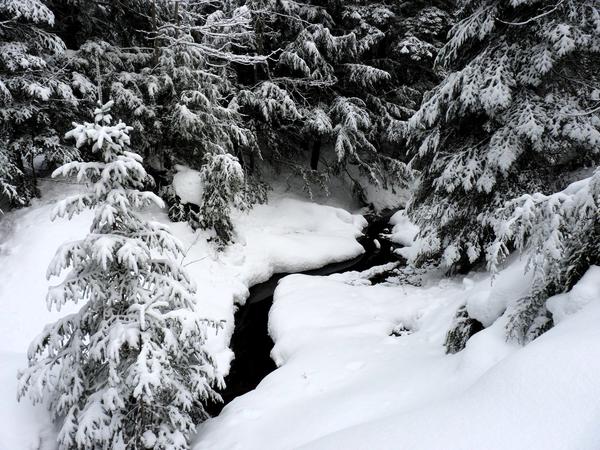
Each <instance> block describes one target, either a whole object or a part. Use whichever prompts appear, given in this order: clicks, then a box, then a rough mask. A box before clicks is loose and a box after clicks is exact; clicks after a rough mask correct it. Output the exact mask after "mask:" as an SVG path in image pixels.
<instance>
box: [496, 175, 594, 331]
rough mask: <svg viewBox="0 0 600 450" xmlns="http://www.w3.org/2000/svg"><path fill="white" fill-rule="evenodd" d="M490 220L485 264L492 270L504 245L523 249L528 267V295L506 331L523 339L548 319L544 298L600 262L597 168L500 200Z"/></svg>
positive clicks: (504, 253) (512, 314)
mask: <svg viewBox="0 0 600 450" xmlns="http://www.w3.org/2000/svg"><path fill="white" fill-rule="evenodd" d="M498 216H499V217H497V218H495V219H494V220H493V221H491V222H490V226H492V227H493V229H494V234H495V236H496V238H495V241H494V242H493V244H492V245H490V246H489V247H488V254H487V258H488V265H489V267H490V269H491V270H492V271H497V270H498V268H499V265H500V263H501V262H502V261H503V260H504V258H505V257H506V256H507V255H508V253H509V246H511V247H514V248H516V249H517V250H519V251H522V252H528V254H529V257H530V260H529V266H530V270H532V271H533V272H534V288H533V290H532V293H531V296H529V297H527V298H524V299H522V301H520V302H519V303H518V304H517V305H515V306H514V307H513V308H512V310H511V311H509V315H510V318H509V332H510V334H511V336H512V337H514V338H516V339H517V340H519V341H521V342H526V341H529V340H531V339H533V338H535V337H537V335H539V334H540V332H543V331H544V330H545V329H546V328H547V327H549V326H550V325H551V316H550V314H549V313H548V311H547V310H546V307H545V300H546V299H547V298H548V297H550V296H552V295H554V294H557V293H560V292H562V291H564V290H568V289H571V288H572V287H573V286H574V285H575V283H576V282H577V281H579V279H580V278H581V277H582V276H583V275H584V274H585V272H586V271H587V269H588V268H589V267H590V266H592V265H595V264H596V265H597V264H600V169H596V170H595V172H594V173H593V175H592V176H590V177H588V178H585V179H583V180H580V181H577V182H575V183H573V184H571V185H569V186H568V187H567V188H566V189H564V190H563V191H561V192H557V193H555V194H551V195H544V194H541V193H535V194H525V195H522V196H521V197H518V198H516V199H514V200H511V201H509V202H507V203H506V205H505V206H504V207H503V208H501V209H500V210H499V211H498Z"/></svg>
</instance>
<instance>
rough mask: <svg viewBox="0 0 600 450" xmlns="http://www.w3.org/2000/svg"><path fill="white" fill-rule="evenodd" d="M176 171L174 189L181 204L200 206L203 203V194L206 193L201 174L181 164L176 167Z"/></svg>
mask: <svg viewBox="0 0 600 450" xmlns="http://www.w3.org/2000/svg"><path fill="white" fill-rule="evenodd" d="M175 170H176V171H177V173H175V175H173V187H174V189H175V193H176V194H177V195H178V196H179V198H180V199H181V203H183V204H186V203H192V204H194V205H200V204H201V203H202V193H203V192H204V187H203V186H202V180H201V179H200V172H198V171H197V170H194V169H190V168H189V167H187V166H182V165H179V164H178V165H176V166H175Z"/></svg>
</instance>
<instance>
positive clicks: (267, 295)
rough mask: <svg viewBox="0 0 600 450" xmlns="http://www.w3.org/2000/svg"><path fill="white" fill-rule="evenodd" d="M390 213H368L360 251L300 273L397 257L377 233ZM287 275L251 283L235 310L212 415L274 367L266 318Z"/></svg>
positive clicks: (347, 268)
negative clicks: (230, 356)
mask: <svg viewBox="0 0 600 450" xmlns="http://www.w3.org/2000/svg"><path fill="white" fill-rule="evenodd" d="M390 216H391V213H389V214H383V215H381V216H372V217H367V220H368V225H367V227H366V229H365V232H364V236H362V237H361V238H359V242H360V243H361V245H362V246H363V247H364V249H365V253H363V254H362V255H360V256H358V257H356V258H354V259H351V260H349V261H344V262H340V263H334V264H329V265H327V266H325V267H322V268H320V269H314V270H309V271H305V272H299V273H302V274H305V275H321V276H325V275H332V274H334V273H341V272H347V271H363V270H366V269H369V268H371V267H373V266H379V265H383V264H386V263H388V262H392V261H397V260H398V258H397V256H395V254H394V252H393V249H394V246H393V244H392V243H391V242H389V241H387V240H385V239H382V238H381V237H380V235H381V234H382V233H386V232H388V229H387V228H388V227H389V225H388V222H389V218H390ZM287 275H290V274H289V273H282V274H276V275H273V276H272V277H271V278H270V279H269V280H268V281H265V282H264V283H260V284H257V285H255V286H253V287H251V288H250V296H249V297H248V299H247V301H246V304H245V305H244V306H242V307H240V308H239V310H238V311H237V312H236V314H235V330H234V333H233V336H232V339H231V349H232V350H233V352H234V353H235V359H234V360H233V362H232V364H231V369H230V371H229V375H228V376H227V377H226V378H225V384H226V387H225V389H223V390H222V391H221V392H220V394H221V396H222V397H223V403H222V404H214V405H211V406H210V413H211V415H213V416H214V415H218V414H219V413H220V412H221V410H222V409H223V407H224V406H225V405H226V404H228V403H229V402H230V401H232V400H233V399H234V398H236V397H238V396H240V395H243V394H245V393H246V392H249V391H251V390H253V389H254V388H256V386H257V385H258V383H260V382H261V380H262V379H263V378H264V377H266V376H267V375H268V374H269V373H271V372H272V371H274V370H275V369H276V368H277V367H276V366H275V363H274V362H273V360H272V359H271V357H270V354H271V350H272V349H273V341H272V340H271V338H270V336H269V333H268V319H269V310H270V309H271V305H272V304H273V293H274V291H275V288H276V287H277V283H278V282H279V280H281V279H282V278H283V277H285V276H287Z"/></svg>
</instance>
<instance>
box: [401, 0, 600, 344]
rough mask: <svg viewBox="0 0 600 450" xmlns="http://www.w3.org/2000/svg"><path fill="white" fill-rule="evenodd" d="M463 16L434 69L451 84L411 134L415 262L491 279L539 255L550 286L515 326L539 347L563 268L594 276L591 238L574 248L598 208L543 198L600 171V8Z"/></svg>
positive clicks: (540, 283)
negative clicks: (524, 255)
mask: <svg viewBox="0 0 600 450" xmlns="http://www.w3.org/2000/svg"><path fill="white" fill-rule="evenodd" d="M460 6H461V16H462V20H461V21H460V22H459V23H458V24H457V25H456V26H455V27H454V28H453V29H452V31H451V33H450V38H449V42H448V43H447V44H446V46H445V47H444V49H443V50H442V51H441V53H440V55H439V57H438V62H439V63H440V64H441V65H443V66H445V67H446V69H447V70H448V71H449V74H448V76H447V77H446V79H445V80H444V81H443V82H442V83H441V84H440V85H439V86H438V87H436V88H435V89H434V90H433V91H431V92H430V93H429V94H428V95H427V98H426V99H425V101H424V102H423V104H422V106H421V108H420V109H419V111H418V112H417V113H416V114H415V115H414V116H413V117H412V118H411V119H410V121H409V123H408V131H409V133H410V135H411V138H412V140H413V143H414V159H413V166H414V167H416V168H419V169H421V183H420V187H419V189H418V192H417V193H416V195H415V196H414V199H413V200H412V206H411V208H410V209H411V215H412V217H413V219H414V220H415V221H416V222H417V223H418V225H419V226H420V227H421V233H420V239H419V249H420V253H419V255H418V257H417V260H416V261H417V263H423V262H426V261H433V262H436V263H439V264H441V265H443V266H445V267H448V268H452V269H463V270H464V269H468V268H469V267H471V266H472V265H473V264H476V263H478V262H480V261H482V260H483V259H485V258H486V256H487V258H488V261H489V264H490V265H491V267H492V268H494V267H496V266H497V265H498V264H499V263H500V262H501V260H502V258H503V257H504V256H505V255H506V254H507V253H508V251H509V250H510V249H512V248H515V247H516V248H518V249H521V250H522V249H524V248H525V247H531V248H532V251H533V252H534V254H535V256H534V257H533V260H532V262H533V265H534V266H535V267H536V269H535V270H541V273H543V274H544V275H543V276H541V277H539V278H538V279H537V281H536V285H535V286H534V288H533V292H534V293H533V294H532V297H531V298H528V299H524V300H523V302H522V305H521V306H520V307H519V309H520V311H521V312H518V311H516V312H513V317H516V319H515V320H514V321H512V322H511V325H510V328H511V330H514V329H516V328H519V329H521V331H519V332H518V333H517V334H519V335H520V336H521V337H522V336H524V335H528V336H529V338H531V337H535V335H536V334H539V333H538V332H536V331H535V330H533V329H532V327H533V328H536V327H537V328H539V330H542V329H543V328H544V327H545V326H546V325H547V324H546V325H544V323H545V322H547V320H546V318H545V317H546V313H545V310H544V308H543V304H544V300H545V299H546V298H547V297H548V295H551V294H553V293H555V292H556V291H560V290H562V289H564V288H566V287H568V286H569V285H571V284H572V283H571V282H568V281H567V280H568V279H569V277H568V276H567V275H566V272H565V270H566V269H565V270H559V271H558V272H556V273H553V269H556V264H558V265H561V264H563V263H564V262H565V261H568V260H569V259H570V258H571V257H574V256H573V255H576V254H579V256H578V257H577V258H578V261H579V263H577V266H578V269H577V271H576V273H577V274H579V275H580V274H581V273H582V269H584V268H585V267H586V264H589V261H588V262H585V261H587V260H586V256H585V255H581V254H580V252H581V251H583V253H584V254H588V250H583V249H584V248H589V243H586V239H585V237H584V236H581V237H580V238H579V239H575V240H574V241H572V243H571V244H567V243H566V241H567V239H570V236H572V235H571V233H576V232H577V230H580V228H579V227H583V228H585V229H587V228H589V227H590V226H592V225H593V219H590V217H592V216H593V214H592V212H593V211H594V208H595V206H593V205H594V203H592V204H591V205H590V204H588V205H586V206H585V207H584V206H583V205H581V204H580V203H579V201H577V200H574V199H571V200H565V204H561V202H562V200H559V199H564V198H565V197H564V195H563V194H556V195H555V196H553V195H550V196H549V197H546V195H548V194H551V193H553V192H559V191H562V189H564V188H565V186H566V185H567V184H569V183H570V182H571V181H573V180H574V179H577V171H578V170H580V169H584V168H585V167H593V166H595V165H597V164H598V161H599V160H600V158H599V155H600V154H599V152H598V149H599V148H600V147H599V146H600V132H599V129H600V119H599V117H598V110H599V108H598V105H599V102H598V94H597V93H598V90H597V89H598V85H599V84H598V83H599V73H600V65H599V64H598V61H600V60H599V59H598V52H599V51H600V3H599V2H598V1H596V0H589V1H580V0H563V1H559V2H551V3H548V2H544V1H539V0H463V1H461V2H460ZM590 186H593V183H592V182H590ZM538 192H543V193H546V195H543V194H534V193H538ZM590 192H591V193H588V194H586V195H585V198H586V199H587V200H590V201H592V200H593V201H595V202H597V193H596V194H594V193H593V192H594V191H593V189H592V190H591V191H590ZM531 195H533V197H531ZM582 195H583V194H582ZM594 195H596V197H595V198H594ZM523 196H524V197H523ZM533 199H535V200H533ZM595 205H597V203H595ZM596 211H597V210H596ZM590 214H591V215H590ZM596 214H597V212H596ZM563 215H564V217H563ZM575 218H577V219H575ZM579 221H581V222H579ZM575 222H578V223H577V225H576V224H575ZM583 228H582V229H583ZM591 231H592V230H590V232H591ZM567 236H569V237H567ZM546 239H548V240H547V241H546ZM563 267H564V266H563ZM567 271H568V270H567ZM540 324H541V325H540ZM511 333H512V331H511Z"/></svg>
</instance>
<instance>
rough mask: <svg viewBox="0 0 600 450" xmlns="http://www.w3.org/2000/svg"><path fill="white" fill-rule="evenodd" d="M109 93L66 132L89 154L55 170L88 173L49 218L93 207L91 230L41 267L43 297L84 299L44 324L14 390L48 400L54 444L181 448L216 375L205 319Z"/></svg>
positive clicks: (57, 303)
mask: <svg viewBox="0 0 600 450" xmlns="http://www.w3.org/2000/svg"><path fill="white" fill-rule="evenodd" d="M111 105H112V102H109V103H107V104H106V105H104V106H102V107H99V108H98V109H96V111H95V121H94V123H88V122H86V123H83V124H80V125H76V126H75V128H74V129H73V130H71V131H70V132H69V133H68V134H67V136H68V137H69V138H72V139H74V140H75V141H76V143H77V146H78V147H81V146H84V145H91V146H92V151H93V152H94V153H97V154H99V155H100V156H101V161H98V162H72V163H69V164H66V165H64V166H62V167H61V168H59V169H57V170H56V171H55V172H54V175H55V176H74V177H76V178H77V179H78V180H79V181H85V182H87V183H89V190H88V192H86V193H83V194H80V195H75V196H72V197H69V198H67V199H65V200H63V201H61V202H59V203H58V205H57V206H56V209H55V211H54V216H55V217H64V216H66V217H71V216H73V215H74V214H77V213H80V212H82V211H84V210H87V209H89V208H91V209H93V211H94V218H93V221H92V225H91V228H90V233H89V234H88V235H87V236H86V237H85V238H83V239H81V240H77V241H73V242H68V243H66V244H64V245H63V246H61V247H60V248H59V250H58V251H57V253H56V255H55V257H54V259H53V260H52V262H51V264H50V266H49V268H48V277H51V276H59V275H61V274H62V273H63V271H64V270H65V269H69V268H70V271H69V272H68V273H67V275H66V276H65V277H64V278H63V279H62V281H61V282H60V283H59V284H57V285H55V286H52V287H51V288H50V289H49V291H48V295H47V303H48V306H49V307H54V308H57V309H60V308H61V307H62V306H63V305H64V304H65V303H67V302H74V303H81V304H82V306H81V308H80V310H79V311H78V312H76V313H73V314H70V315H68V316H66V317H63V318H61V319H60V320H58V321H57V322H55V323H53V324H50V325H48V326H47V327H46V328H45V329H44V331H43V332H42V333H41V334H40V335H39V336H38V337H37V338H36V339H35V340H34V342H33V343H32V344H31V347H30V349H29V367H28V368H27V369H25V370H24V371H22V372H21V373H20V376H19V378H20V380H19V385H20V387H19V397H22V396H24V395H26V394H28V395H29V396H30V397H31V399H32V400H33V401H34V402H35V403H37V402H47V404H48V407H49V408H50V410H51V411H52V413H53V415H54V417H55V419H57V420H58V421H60V432H59V437H58V439H59V444H60V447H61V448H64V449H71V448H97V449H101V448H103V449H107V448H110V449H126V448H127V449H131V448H153V449H157V450H158V449H166V448H168V449H185V448H189V439H190V435H191V434H192V433H193V432H194V430H195V426H196V424H197V423H198V422H200V421H201V420H203V419H204V418H205V417H206V415H207V414H206V412H205V410H204V406H203V404H204V403H205V402H207V401H209V400H210V401H212V400H218V398H219V397H218V395H217V394H216V393H215V392H214V391H213V386H214V385H218V384H220V383H221V382H222V380H221V378H220V376H219V375H218V374H217V373H216V371H215V365H214V361H213V359H212V357H211V355H210V354H209V353H208V352H207V351H206V349H205V346H204V341H205V337H206V331H207V326H208V325H213V324H210V323H209V322H207V321H205V320H202V319H200V318H199V316H198V312H197V311H195V302H196V298H195V295H194V294H195V292H194V284H193V282H192V281H191V280H190V278H189V277H188V275H187V274H186V272H185V271H184V269H183V268H182V266H181V265H180V264H179V263H178V262H177V257H178V256H179V255H180V254H181V252H182V249H181V245H180V244H179V243H178V242H177V241H176V240H175V238H174V237H173V236H172V235H171V234H170V233H169V231H168V229H167V228H166V227H165V226H164V225H162V224H159V223H157V222H153V221H150V220H148V219H147V218H145V217H144V216H143V215H141V214H140V212H139V209H140V208H142V207H145V206H149V205H156V206H159V207H162V206H163V202H162V201H161V200H160V199H159V198H158V197H157V196H156V195H155V194H153V193H151V192H147V191H143V187H144V184H145V182H146V179H147V177H148V176H147V174H146V171H145V170H144V168H143V166H142V158H141V157H140V156H139V155H138V154H136V153H133V152H132V151H130V150H129V132H130V131H131V127H128V126H127V125H125V124H124V123H122V122H118V123H113V121H112V118H111V116H110V114H109V110H110V107H111Z"/></svg>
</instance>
